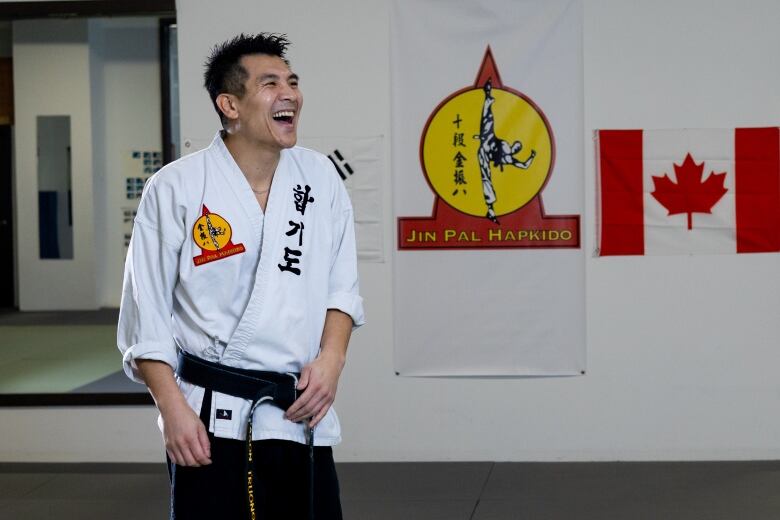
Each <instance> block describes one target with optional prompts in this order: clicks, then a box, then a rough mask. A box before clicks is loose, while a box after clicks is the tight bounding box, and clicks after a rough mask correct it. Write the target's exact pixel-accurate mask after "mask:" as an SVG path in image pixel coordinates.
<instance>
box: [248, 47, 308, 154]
mask: <svg viewBox="0 0 780 520" xmlns="http://www.w3.org/2000/svg"><path fill="white" fill-rule="evenodd" d="M241 65H242V66H243V67H244V69H246V71H247V73H248V75H249V77H248V79H247V80H246V82H245V83H244V87H245V93H244V96H243V97H242V98H241V99H237V101H236V106H237V108H238V122H239V125H238V133H240V134H243V135H244V136H245V137H247V138H248V139H249V140H251V141H256V142H257V143H258V144H259V145H260V146H267V147H270V148H274V149H278V150H281V149H283V148H291V147H293V146H295V143H296V141H297V140H298V133H297V132H298V116H299V114H300V112H301V107H302V105H303V96H302V95H301V92H300V90H298V76H297V75H296V74H293V73H292V71H291V70H290V67H288V66H287V64H286V63H285V62H284V60H282V59H281V58H279V57H278V56H269V55H266V54H253V55H250V56H244V57H242V58H241Z"/></svg>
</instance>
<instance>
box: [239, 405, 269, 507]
mask: <svg viewBox="0 0 780 520" xmlns="http://www.w3.org/2000/svg"><path fill="white" fill-rule="evenodd" d="M271 400H273V397H271V396H265V397H262V398H260V399H259V400H257V401H255V402H253V403H252V408H251V409H250V410H249V418H248V419H247V423H246V492H247V493H246V494H247V500H248V502H249V517H250V518H251V519H252V520H256V512H255V509H256V507H255V482H254V480H255V478H254V470H255V463H254V460H253V457H252V423H253V422H254V418H255V410H256V409H257V407H258V406H259V405H260V404H261V403H262V402H263V401H271Z"/></svg>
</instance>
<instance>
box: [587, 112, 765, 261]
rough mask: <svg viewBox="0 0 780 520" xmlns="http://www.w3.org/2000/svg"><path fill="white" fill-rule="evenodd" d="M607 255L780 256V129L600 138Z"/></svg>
mask: <svg viewBox="0 0 780 520" xmlns="http://www.w3.org/2000/svg"><path fill="white" fill-rule="evenodd" d="M596 141H597V147H596V149H597V167H598V172H597V179H598V184H599V188H598V195H599V202H598V211H599V221H598V223H597V226H598V227H597V229H598V235H599V236H598V243H599V254H600V255H602V256H605V255H668V254H686V253H687V254H700V253H705V254H706V253H757V252H767V251H780V129H778V128H776V127H773V128H737V129H730V130H713V129H709V130H690V129H685V130H598V131H597V132H596Z"/></svg>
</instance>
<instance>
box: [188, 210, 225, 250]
mask: <svg viewBox="0 0 780 520" xmlns="http://www.w3.org/2000/svg"><path fill="white" fill-rule="evenodd" d="M232 234H233V230H232V229H231V227H230V224H228V221H227V220H225V219H224V218H222V217H220V216H219V215H217V214H216V213H209V214H208V215H203V216H201V217H200V218H199V219H198V220H197V221H196V222H195V225H194V226H193V228H192V238H193V239H195V243H196V244H198V246H200V248H201V249H205V250H206V251H219V250H220V249H222V248H223V247H225V246H226V245H227V244H228V243H229V242H230V237H231V235H232Z"/></svg>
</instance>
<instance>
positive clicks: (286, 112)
mask: <svg viewBox="0 0 780 520" xmlns="http://www.w3.org/2000/svg"><path fill="white" fill-rule="evenodd" d="M294 115H295V112H293V111H292V110H280V111H279V112H276V113H274V115H273V117H274V118H277V117H293V116H294Z"/></svg>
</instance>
